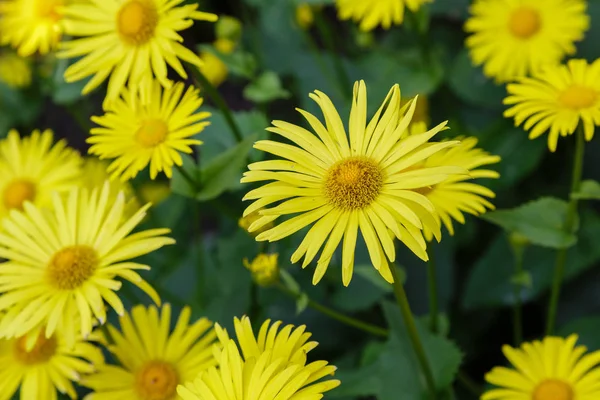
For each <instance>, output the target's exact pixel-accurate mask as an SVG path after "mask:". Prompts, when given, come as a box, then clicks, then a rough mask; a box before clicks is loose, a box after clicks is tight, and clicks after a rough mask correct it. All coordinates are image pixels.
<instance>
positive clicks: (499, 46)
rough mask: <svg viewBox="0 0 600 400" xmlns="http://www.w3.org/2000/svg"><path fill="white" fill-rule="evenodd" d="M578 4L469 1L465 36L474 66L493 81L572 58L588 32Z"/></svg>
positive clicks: (567, 0) (566, 0) (575, 0)
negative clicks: (469, 13) (576, 44)
mask: <svg viewBox="0 0 600 400" xmlns="http://www.w3.org/2000/svg"><path fill="white" fill-rule="evenodd" d="M586 4H587V2H586V1H584V0H544V1H539V0H475V2H474V3H473V4H472V5H471V8H470V11H471V14H472V15H471V17H470V18H469V19H468V20H467V22H466V23H465V31H467V32H468V33H471V34H472V35H471V36H469V37H468V38H467V41H466V45H467V47H468V48H469V50H470V55H471V60H472V61H473V63H474V64H475V65H482V64H483V72H484V74H485V75H486V76H488V77H490V78H494V79H495V80H496V82H506V81H510V80H512V79H514V78H517V77H521V76H525V75H528V74H531V73H536V72H538V71H540V70H541V69H542V68H543V67H544V66H546V65H555V64H558V63H559V62H560V60H561V59H562V58H563V57H564V56H565V55H567V54H574V53H575V45H574V43H575V42H576V41H579V40H581V39H583V36H584V33H585V31H586V30H587V29H588V28H589V25H590V18H589V16H587V15H586V7H587V5H586Z"/></svg>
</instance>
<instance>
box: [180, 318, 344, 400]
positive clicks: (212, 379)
mask: <svg viewBox="0 0 600 400" xmlns="http://www.w3.org/2000/svg"><path fill="white" fill-rule="evenodd" d="M234 325H235V332H236V336H237V342H238V343H239V345H238V344H236V342H235V341H234V340H233V339H229V335H228V334H227V332H226V331H225V330H224V329H222V328H221V327H220V326H219V325H218V324H216V325H215V329H216V330H217V334H218V335H219V339H220V341H221V343H223V345H224V346H225V347H224V349H223V350H222V351H219V352H217V353H218V354H217V359H218V365H217V366H216V367H212V368H210V369H209V370H207V371H205V372H203V373H202V374H200V376H198V378H196V379H195V380H194V381H193V382H187V383H186V384H185V386H184V385H180V386H178V387H177V393H178V394H179V395H180V396H181V397H182V398H183V400H215V399H216V400H225V399H227V400H254V399H264V400H274V399H277V400H296V399H297V400H301V399H306V400H308V399H315V400H316V399H321V398H323V393H325V392H327V391H329V390H331V389H333V388H336V387H337V386H339V385H340V381H339V380H336V379H325V380H322V379H323V378H324V377H326V376H328V375H333V374H334V372H335V370H336V367H334V366H333V365H328V363H327V361H314V362H312V363H308V364H307V357H306V354H307V353H308V352H309V351H311V350H312V349H314V348H315V347H317V342H309V341H308V339H309V338H310V336H311V334H310V333H309V332H306V327H305V326H304V325H302V326H299V327H297V328H294V326H293V325H287V326H285V327H284V328H283V329H281V330H279V328H280V326H281V325H282V322H281V321H277V322H275V323H273V324H271V321H270V320H267V321H266V322H265V323H264V324H263V325H262V327H261V328H260V331H259V333H258V337H256V336H255V335H254V333H253V332H252V325H251V324H250V319H249V318H248V317H242V319H241V320H239V319H237V318H235V319H234Z"/></svg>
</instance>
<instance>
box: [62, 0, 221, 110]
mask: <svg viewBox="0 0 600 400" xmlns="http://www.w3.org/2000/svg"><path fill="white" fill-rule="evenodd" d="M181 3H182V1H180V0H175V1H170V0H92V1H87V2H83V3H81V4H77V3H76V4H71V5H69V6H67V7H66V8H65V16H66V17H65V22H64V26H65V32H66V33H67V34H69V35H71V36H76V37H79V38H76V39H74V40H70V41H66V42H63V43H62V45H61V46H62V47H61V48H62V51H61V52H60V53H59V54H58V55H59V57H63V58H75V57H82V58H81V59H80V60H78V61H76V62H75V63H74V64H72V65H71V66H70V67H69V68H67V70H66V71H65V80H66V81H67V82H75V81H79V80H82V79H85V78H87V77H89V76H91V77H92V79H91V80H90V81H89V82H88V83H87V84H86V85H85V87H84V88H83V91H82V93H83V94H87V93H89V92H90V91H92V90H93V89H95V88H97V87H98V86H100V84H102V82H104V81H105V80H106V79H107V78H108V77H109V75H110V80H109V82H108V91H107V94H106V98H105V105H108V104H110V103H111V102H113V101H117V100H118V97H119V94H120V93H121V91H122V90H123V88H124V87H125V85H126V83H129V85H128V86H129V89H130V91H136V90H140V91H141V95H142V99H143V100H144V102H146V100H147V97H148V96H149V95H150V93H149V91H150V90H152V80H153V77H156V79H157V80H158V82H160V84H161V85H162V86H163V87H165V88H170V87H171V86H172V82H171V81H169V79H168V77H167V72H168V71H167V65H168V66H170V67H172V68H173V70H175V72H176V73H177V74H178V75H179V76H181V77H182V78H184V79H185V78H187V73H186V71H185V70H184V68H183V65H182V64H181V61H180V60H183V61H185V62H188V63H190V64H192V65H195V66H196V67H200V66H201V65H202V61H201V60H200V59H199V58H198V56H197V55H196V54H194V53H193V52H192V51H190V50H189V49H187V48H185V47H184V46H183V45H182V44H181V42H182V41H183V40H182V38H181V36H180V34H179V32H180V31H182V30H184V29H187V28H189V27H191V26H192V25H193V23H194V20H196V21H212V22H214V21H216V20H217V16H216V15H214V14H210V13H205V12H201V11H198V10H197V8H198V4H197V3H195V2H194V3H193V4H185V5H181Z"/></svg>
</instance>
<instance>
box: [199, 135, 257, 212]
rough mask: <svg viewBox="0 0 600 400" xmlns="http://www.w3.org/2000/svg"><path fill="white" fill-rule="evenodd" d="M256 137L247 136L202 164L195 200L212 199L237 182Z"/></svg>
mask: <svg viewBox="0 0 600 400" xmlns="http://www.w3.org/2000/svg"><path fill="white" fill-rule="evenodd" d="M257 138H258V135H252V136H250V137H247V138H246V139H244V141H242V142H241V143H239V144H238V145H236V146H234V147H232V148H230V149H229V150H227V151H225V152H223V153H221V154H219V155H218V156H217V157H215V158H213V159H212V160H210V161H209V162H208V163H206V164H204V165H202V167H201V170H200V189H199V191H198V193H197V194H196V196H195V198H196V200H198V201H207V200H211V199H214V198H216V197H218V196H219V195H221V194H222V193H224V192H226V191H227V190H229V189H231V188H233V187H234V186H236V185H238V184H239V180H240V178H241V177H242V169H243V168H245V166H246V165H247V160H248V152H249V151H250V149H251V148H252V145H253V144H254V142H255V141H256V139H257Z"/></svg>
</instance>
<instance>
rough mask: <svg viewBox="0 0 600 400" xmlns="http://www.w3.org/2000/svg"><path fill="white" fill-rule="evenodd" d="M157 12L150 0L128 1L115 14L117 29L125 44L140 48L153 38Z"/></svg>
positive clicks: (157, 17) (157, 16)
mask: <svg viewBox="0 0 600 400" xmlns="http://www.w3.org/2000/svg"><path fill="white" fill-rule="evenodd" d="M158 19H159V15H158V10H157V9H156V6H155V5H154V2H153V1H151V0H129V1H128V2H126V3H125V4H123V6H121V9H120V10H119V13H118V14H117V28H118V30H119V33H120V34H121V38H122V39H124V40H125V41H126V42H127V43H129V44H131V45H134V46H140V45H142V44H144V43H146V42H148V40H150V39H151V38H152V36H154V31H155V29H156V26H157V25H158Z"/></svg>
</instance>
